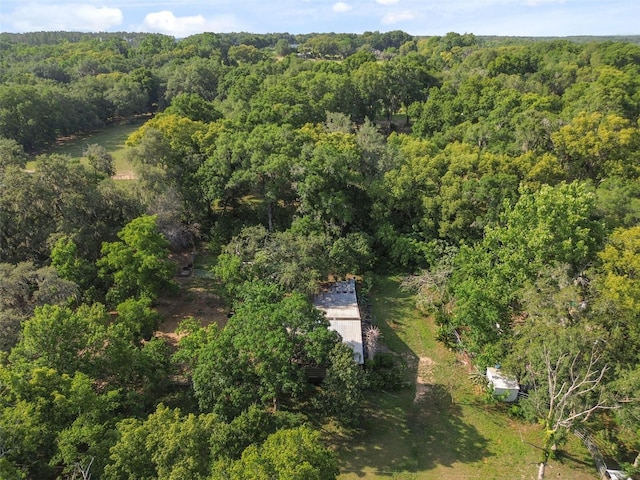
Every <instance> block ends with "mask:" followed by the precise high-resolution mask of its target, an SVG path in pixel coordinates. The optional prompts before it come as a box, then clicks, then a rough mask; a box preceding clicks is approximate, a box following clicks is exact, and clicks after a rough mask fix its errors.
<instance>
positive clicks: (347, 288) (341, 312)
mask: <svg viewBox="0 0 640 480" xmlns="http://www.w3.org/2000/svg"><path fill="white" fill-rule="evenodd" d="M313 304H314V305H315V307H316V308H319V309H320V310H322V311H323V312H325V314H326V316H327V318H328V319H329V320H332V319H335V320H340V319H349V320H353V319H358V320H360V309H359V308H358V297H357V296H356V284H355V281H354V280H347V281H345V282H336V283H334V284H332V285H331V287H329V288H328V289H327V290H325V291H323V292H322V293H320V294H319V295H318V296H316V298H315V299H314V301H313Z"/></svg>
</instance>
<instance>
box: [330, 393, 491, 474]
mask: <svg viewBox="0 0 640 480" xmlns="http://www.w3.org/2000/svg"><path fill="white" fill-rule="evenodd" d="M367 413H368V416H367V417H366V419H365V425H364V426H363V428H362V430H361V431H359V432H357V433H356V434H355V435H354V437H353V440H354V441H353V442H350V441H349V440H348V439H347V440H345V442H344V443H343V444H342V445H340V447H339V448H340V450H341V451H342V455H341V457H342V458H343V459H344V461H343V464H342V465H341V467H342V468H341V471H342V473H351V474H355V475H356V476H359V477H363V476H366V475H367V474H370V473H371V472H375V474H376V475H377V476H393V475H395V474H398V473H400V472H410V473H415V472H421V471H427V470H431V469H434V468H436V467H438V466H446V467H451V466H453V464H454V463H473V462H477V461H481V460H482V459H483V458H486V457H488V456H491V455H492V453H491V452H489V450H488V440H487V439H486V438H484V437H483V436H482V435H480V434H479V433H478V431H477V430H476V429H475V427H473V426H472V425H468V424H466V423H465V422H464V421H463V419H462V412H461V408H460V407H459V406H458V405H456V404H454V403H453V402H452V401H451V395H450V394H449V392H448V391H447V389H446V388H445V387H443V386H442V385H430V386H429V388H428V391H427V392H425V393H424V395H423V397H422V398H421V399H420V400H419V401H418V402H415V403H414V402H413V391H412V390H411V389H407V391H403V392H399V393H393V394H392V393H385V392H380V393H376V394H375V395H374V396H372V397H371V398H370V399H369V401H368V402H367Z"/></svg>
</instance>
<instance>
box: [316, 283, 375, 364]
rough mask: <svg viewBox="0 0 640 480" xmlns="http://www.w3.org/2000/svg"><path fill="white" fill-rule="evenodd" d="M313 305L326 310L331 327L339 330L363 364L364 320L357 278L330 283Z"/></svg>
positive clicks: (355, 358) (354, 356)
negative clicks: (359, 300) (361, 312)
mask: <svg viewBox="0 0 640 480" xmlns="http://www.w3.org/2000/svg"><path fill="white" fill-rule="evenodd" d="M313 305H314V306H315V307H316V308H317V309H319V310H321V311H323V312H324V314H325V316H326V317H327V320H329V324H330V328H331V329H332V330H335V331H336V332H338V333H339V334H340V336H341V337H342V341H343V342H344V343H346V344H347V345H349V346H350V347H351V349H352V350H353V359H354V360H355V361H356V362H357V363H359V364H363V363H364V351H363V342H362V320H361V318H360V309H359V308H358V296H357V294H356V282H355V280H354V279H350V280H345V281H341V282H335V283H332V284H330V285H329V286H328V287H327V288H325V289H324V290H323V291H322V292H321V293H320V294H319V295H317V296H316V297H315V299H314V301H313Z"/></svg>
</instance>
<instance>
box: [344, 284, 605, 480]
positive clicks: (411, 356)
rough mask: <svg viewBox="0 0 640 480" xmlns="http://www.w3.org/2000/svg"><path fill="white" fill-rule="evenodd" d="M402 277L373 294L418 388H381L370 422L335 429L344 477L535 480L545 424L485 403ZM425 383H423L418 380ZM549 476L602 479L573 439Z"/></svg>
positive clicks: (380, 321) (370, 404) (387, 336)
mask: <svg viewBox="0 0 640 480" xmlns="http://www.w3.org/2000/svg"><path fill="white" fill-rule="evenodd" d="M399 283H400V278H398V277H392V278H380V279H378V281H377V282H376V287H375V288H374V290H373V291H372V292H371V298H372V303H373V315H374V322H375V323H376V324H377V325H378V327H379V328H380V329H381V331H382V334H383V342H384V343H385V344H386V345H387V346H388V347H389V348H390V349H391V350H393V351H394V352H396V353H398V354H401V355H402V356H403V358H404V359H405V360H406V361H407V364H408V365H409V369H408V370H409V376H410V379H412V380H413V381H414V382H415V380H416V378H417V377H418V376H419V377H420V378H421V383H422V384H423V385H422V390H423V391H422V396H421V397H420V398H419V399H418V400H417V401H416V390H415V388H409V389H406V390H404V391H401V392H390V393H385V392H382V393H377V394H375V395H371V396H370V397H369V398H368V399H367V403H366V406H365V408H366V412H367V414H366V421H365V425H364V427H363V428H362V429H360V430H359V431H357V432H355V433H353V434H349V435H344V436H342V437H340V436H338V435H336V437H335V442H336V447H337V450H338V454H339V457H340V460H341V472H342V473H341V475H340V478H341V479H342V480H350V479H373V478H381V477H384V478H392V479H407V480H409V479H412V480H422V479H442V478H447V479H485V480H489V479H507V478H508V479H530V478H536V475H537V466H536V463H537V461H538V458H539V450H538V449H537V448H536V447H535V445H538V444H539V443H540V429H539V426H537V425H530V424H528V423H524V422H521V421H518V420H514V419H513V418H511V417H510V416H509V415H508V413H507V412H508V408H509V407H508V406H507V405H504V404H494V403H490V402H487V401H486V400H485V397H484V396H483V395H482V393H481V392H479V391H478V388H477V387H476V386H474V385H473V383H472V382H471V381H470V379H469V376H468V371H469V370H468V367H467V366H466V365H464V364H463V363H461V362H459V361H458V359H457V358H456V355H455V354H454V353H453V352H450V351H448V350H447V349H446V348H444V347H443V346H442V345H441V344H439V343H437V342H436V341H435V339H434V331H435V325H434V324H433V321H432V320H431V319H426V318H424V317H423V316H422V315H421V314H420V313H419V312H417V311H416V309H415V308H414V301H413V298H412V295H409V294H407V293H404V292H401V291H399V288H398V287H399ZM418 383H419V384H420V382H418ZM565 451H566V452H567V453H566V454H564V455H562V457H561V458H560V459H558V460H555V461H552V462H551V464H550V465H549V467H548V468H547V478H563V479H590V478H593V479H595V478H598V477H597V475H596V471H595V468H594V466H593V463H592V460H591V457H590V456H589V454H588V452H587V451H586V449H584V448H583V447H582V445H581V444H580V442H579V441H578V439H576V438H573V437H572V438H570V439H569V443H568V445H567V446H566V448H565Z"/></svg>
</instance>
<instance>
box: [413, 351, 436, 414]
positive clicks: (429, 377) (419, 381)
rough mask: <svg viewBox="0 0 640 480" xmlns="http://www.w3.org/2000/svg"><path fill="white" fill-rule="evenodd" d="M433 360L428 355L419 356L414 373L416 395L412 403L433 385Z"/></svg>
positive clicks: (418, 399) (419, 398) (417, 400)
mask: <svg viewBox="0 0 640 480" xmlns="http://www.w3.org/2000/svg"><path fill="white" fill-rule="evenodd" d="M434 365H435V362H434V361H433V359H431V358H430V357H420V360H419V362H418V373H417V375H416V396H415V398H414V399H413V401H414V403H417V402H419V401H420V400H421V399H422V398H424V396H425V395H426V394H427V392H428V391H429V389H430V388H431V385H433V367H434Z"/></svg>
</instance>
